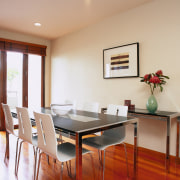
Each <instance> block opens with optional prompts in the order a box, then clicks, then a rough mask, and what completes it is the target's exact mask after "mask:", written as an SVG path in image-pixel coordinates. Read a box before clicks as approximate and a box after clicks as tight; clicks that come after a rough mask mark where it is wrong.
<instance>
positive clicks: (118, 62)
mask: <svg viewBox="0 0 180 180" xmlns="http://www.w3.org/2000/svg"><path fill="white" fill-rule="evenodd" d="M124 63H129V60H128V61H116V62H111V65H115V64H124Z"/></svg>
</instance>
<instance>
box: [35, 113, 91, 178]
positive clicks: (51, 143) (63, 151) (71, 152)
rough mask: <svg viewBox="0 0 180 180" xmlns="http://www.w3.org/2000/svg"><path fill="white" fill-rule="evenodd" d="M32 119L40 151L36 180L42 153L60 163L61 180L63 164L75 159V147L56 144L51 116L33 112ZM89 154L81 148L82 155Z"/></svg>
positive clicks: (67, 144) (66, 144)
mask: <svg viewBox="0 0 180 180" xmlns="http://www.w3.org/2000/svg"><path fill="white" fill-rule="evenodd" d="M34 117H35V121H36V125H37V131H38V148H39V150H40V152H39V156H38V157H39V158H38V159H39V160H38V166H37V173H36V179H38V174H39V167H40V161H41V156H42V154H43V153H45V154H48V155H49V156H51V157H52V158H54V159H57V160H59V161H60V162H61V176H60V179H61V180H62V177H63V176H62V175H63V167H64V162H66V163H67V162H68V161H71V160H72V159H74V158H75V157H76V147H75V145H74V144H71V143H69V142H64V143H62V144H57V140H56V135H55V129H54V124H53V120H52V117H51V115H49V114H42V113H37V112H34ZM90 152H91V151H89V150H87V149H85V148H82V154H86V153H90ZM36 155H37V154H36ZM67 169H68V168H67ZM68 174H69V171H68Z"/></svg>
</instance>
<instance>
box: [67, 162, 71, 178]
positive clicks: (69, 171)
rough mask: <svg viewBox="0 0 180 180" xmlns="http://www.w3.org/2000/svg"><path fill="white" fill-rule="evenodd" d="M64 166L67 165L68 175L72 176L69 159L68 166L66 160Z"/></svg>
mask: <svg viewBox="0 0 180 180" xmlns="http://www.w3.org/2000/svg"><path fill="white" fill-rule="evenodd" d="M66 167H67V171H68V176H69V177H72V173H71V161H69V166H68V162H67V161H66Z"/></svg>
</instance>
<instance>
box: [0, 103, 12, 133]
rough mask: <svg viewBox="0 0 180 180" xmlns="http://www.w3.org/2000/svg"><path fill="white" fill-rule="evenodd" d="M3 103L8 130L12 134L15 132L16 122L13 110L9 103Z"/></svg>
mask: <svg viewBox="0 0 180 180" xmlns="http://www.w3.org/2000/svg"><path fill="white" fill-rule="evenodd" d="M1 104H2V108H3V112H4V116H5V124H6V131H8V132H9V133H11V134H14V123H13V117H12V114H11V110H10V108H9V106H8V105H7V104H3V103H1Z"/></svg>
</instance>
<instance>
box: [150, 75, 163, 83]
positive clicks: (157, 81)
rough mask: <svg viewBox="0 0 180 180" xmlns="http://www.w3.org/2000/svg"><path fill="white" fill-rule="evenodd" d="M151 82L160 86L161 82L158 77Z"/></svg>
mask: <svg viewBox="0 0 180 180" xmlns="http://www.w3.org/2000/svg"><path fill="white" fill-rule="evenodd" d="M149 82H150V83H154V84H160V83H161V80H160V79H159V78H158V77H157V76H154V77H152V78H151V79H150V80H149Z"/></svg>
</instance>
